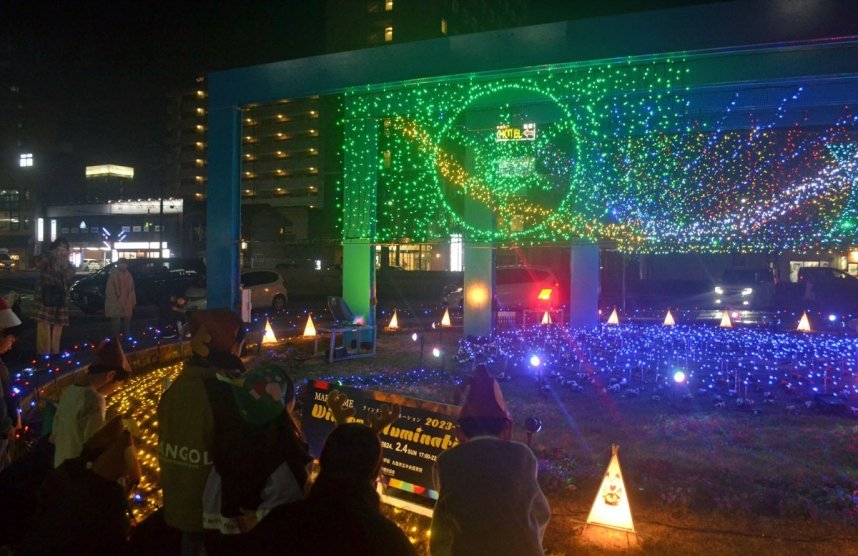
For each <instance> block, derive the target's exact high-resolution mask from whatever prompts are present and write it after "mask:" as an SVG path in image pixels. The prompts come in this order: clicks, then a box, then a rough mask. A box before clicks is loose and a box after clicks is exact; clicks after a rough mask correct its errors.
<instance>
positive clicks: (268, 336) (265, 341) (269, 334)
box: [262, 319, 277, 345]
mask: <svg viewBox="0 0 858 556" xmlns="http://www.w3.org/2000/svg"><path fill="white" fill-rule="evenodd" d="M276 343H277V336H275V335H274V329H273V328H271V322H270V321H269V320H268V319H265V335H264V336H262V345H269V344H276Z"/></svg>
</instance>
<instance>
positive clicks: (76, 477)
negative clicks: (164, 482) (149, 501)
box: [15, 417, 141, 556]
mask: <svg viewBox="0 0 858 556" xmlns="http://www.w3.org/2000/svg"><path fill="white" fill-rule="evenodd" d="M140 476H141V472H140V465H139V463H138V462H137V458H136V456H135V449H134V442H133V439H132V436H131V432H129V430H128V429H127V428H126V424H125V422H124V420H123V419H121V418H120V417H115V418H113V419H111V420H110V421H108V422H107V423H106V424H105V425H104V426H103V427H102V428H101V429H100V430H99V431H98V432H96V433H95V434H94V435H92V436H91V437H90V438H89V439H88V440H87V441H86V442H85V443H84V445H83V450H82V451H81V454H80V455H79V456H78V457H74V458H71V459H67V460H65V461H64V462H63V464H62V465H60V466H59V467H58V468H57V469H55V470H54V471H53V472H52V473H51V474H50V475H49V476H48V477H47V479H46V480H45V482H44V483H43V484H42V486H41V488H40V489H39V494H38V500H37V509H36V514H35V515H34V516H33V519H32V520H30V523H29V526H30V530H29V531H28V532H27V534H25V536H24V538H23V540H22V542H21V543H20V544H19V546H17V547H16V551H15V553H16V554H105V555H110V554H115V555H117V556H119V555H121V554H127V553H128V547H127V540H128V534H129V532H130V525H131V524H130V521H129V515H130V510H129V506H128V495H129V494H130V492H131V490H132V488H133V486H134V485H136V484H137V482H138V481H139V480H140Z"/></svg>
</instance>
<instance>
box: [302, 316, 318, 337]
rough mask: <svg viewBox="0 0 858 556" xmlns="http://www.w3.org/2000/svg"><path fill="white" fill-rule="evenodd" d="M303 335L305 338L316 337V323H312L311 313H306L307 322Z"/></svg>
mask: <svg viewBox="0 0 858 556" xmlns="http://www.w3.org/2000/svg"><path fill="white" fill-rule="evenodd" d="M304 337H305V338H315V337H316V325H315V324H313V315H307V324H306V325H304Z"/></svg>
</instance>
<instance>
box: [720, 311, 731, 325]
mask: <svg viewBox="0 0 858 556" xmlns="http://www.w3.org/2000/svg"><path fill="white" fill-rule="evenodd" d="M719 326H720V327H721V328H733V321H731V320H730V312H729V311H724V314H723V315H722V316H721V324H720V325H719Z"/></svg>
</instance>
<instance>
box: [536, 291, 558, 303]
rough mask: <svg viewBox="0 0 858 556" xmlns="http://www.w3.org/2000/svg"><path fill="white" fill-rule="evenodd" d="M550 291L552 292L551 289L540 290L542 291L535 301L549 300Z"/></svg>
mask: <svg viewBox="0 0 858 556" xmlns="http://www.w3.org/2000/svg"><path fill="white" fill-rule="evenodd" d="M552 291H554V290H552V289H551V288H542V290H540V292H539V295H538V296H537V299H539V300H540V301H548V300H549V299H551V292H552Z"/></svg>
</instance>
